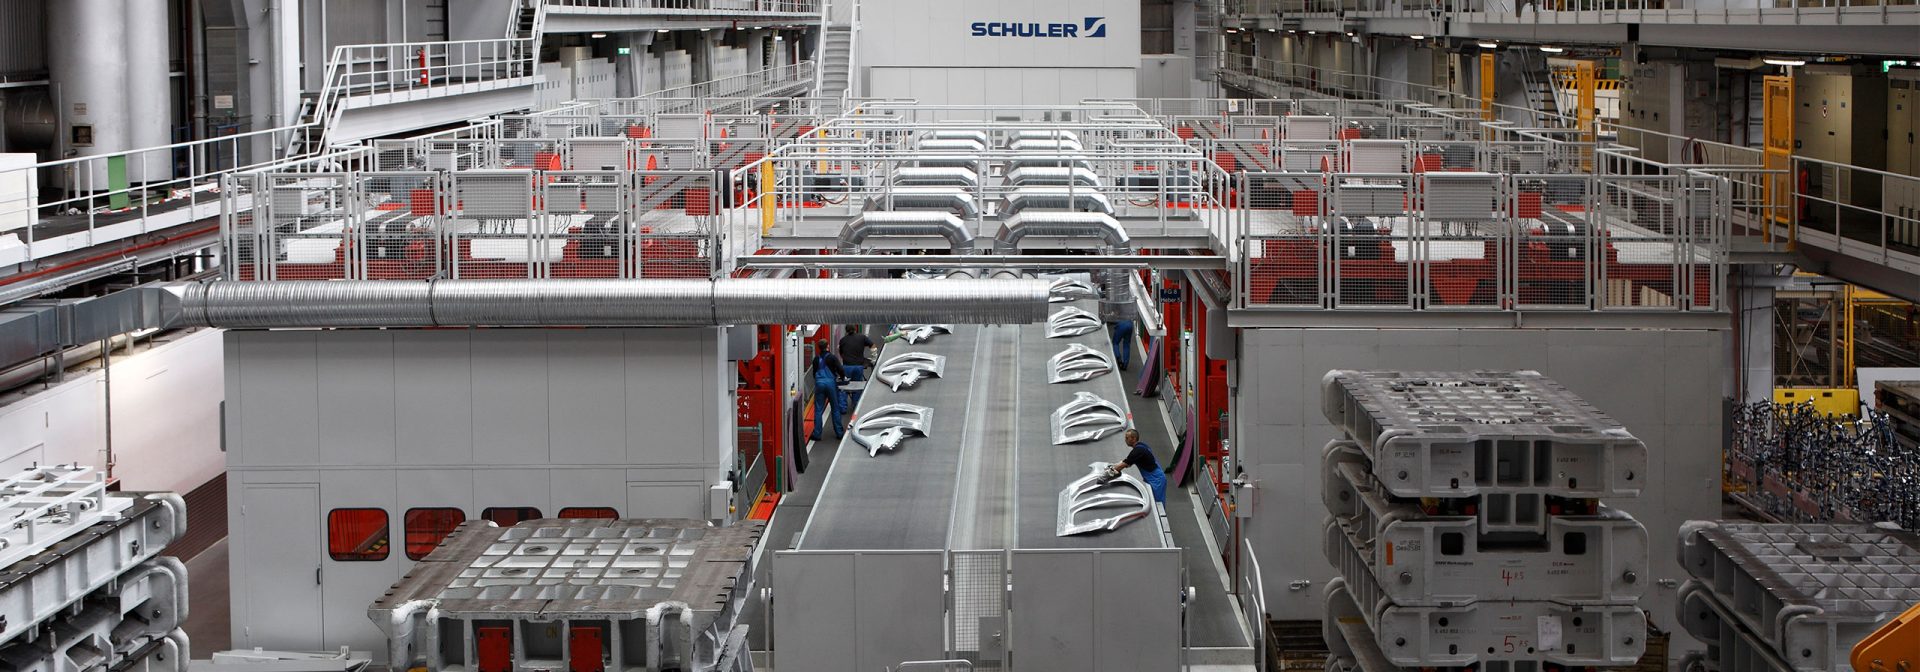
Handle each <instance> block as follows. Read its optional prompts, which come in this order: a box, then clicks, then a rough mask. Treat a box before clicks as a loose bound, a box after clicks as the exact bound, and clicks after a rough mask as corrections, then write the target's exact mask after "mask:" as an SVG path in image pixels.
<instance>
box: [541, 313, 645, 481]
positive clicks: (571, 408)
mask: <svg viewBox="0 0 1920 672" xmlns="http://www.w3.org/2000/svg"><path fill="white" fill-rule="evenodd" d="M625 355H626V339H625V337H624V335H623V334H621V332H617V331H587V332H583V333H581V334H580V335H579V337H578V338H573V339H569V341H568V343H567V344H566V347H563V348H553V349H552V350H551V351H549V352H548V353H547V362H548V366H549V371H550V373H549V375H550V376H552V384H551V385H548V386H547V397H548V401H547V404H548V406H549V407H550V408H552V409H553V419H552V421H551V422H550V426H549V427H548V433H549V435H550V436H551V437H552V445H553V462H554V463H555V464H624V463H625V462H626V456H627V441H626V439H627V432H626V425H625V423H611V422H606V421H605V420H606V419H607V418H615V417H624V416H625V413H626V405H627V381H626V372H625V370H624V369H623V368H621V367H613V366H607V362H617V361H621V360H622V359H623V358H624V357H625Z"/></svg>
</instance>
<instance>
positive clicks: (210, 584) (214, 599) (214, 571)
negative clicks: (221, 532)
mask: <svg viewBox="0 0 1920 672" xmlns="http://www.w3.org/2000/svg"><path fill="white" fill-rule="evenodd" d="M228 591H229V582H228V568H227V540H226V539H221V540H220V541H218V542H215V543H214V544H213V545H212V546H209V547H207V550H204V551H201V552H200V553H199V554H198V555H195V556H193V557H192V558H189V559H187V622H186V625H184V626H183V627H182V628H181V629H183V630H186V631H187V641H188V642H189V643H190V644H191V645H192V647H193V658H194V659H195V660H206V659H207V658H208V657H209V656H211V655H213V652H215V651H226V650H228V649H231V648H233V604H232V602H231V600H230V599H229V597H228V596H229V594H230V593H229V592H228Z"/></svg>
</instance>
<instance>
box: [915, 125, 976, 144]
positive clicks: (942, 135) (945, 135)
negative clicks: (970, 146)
mask: <svg viewBox="0 0 1920 672" xmlns="http://www.w3.org/2000/svg"><path fill="white" fill-rule="evenodd" d="M926 138H927V139H930V140H972V141H974V142H978V143H980V146H982V147H985V146H987V132H986V131H974V130H966V129H958V128H947V129H940V130H934V131H927V135H926Z"/></svg>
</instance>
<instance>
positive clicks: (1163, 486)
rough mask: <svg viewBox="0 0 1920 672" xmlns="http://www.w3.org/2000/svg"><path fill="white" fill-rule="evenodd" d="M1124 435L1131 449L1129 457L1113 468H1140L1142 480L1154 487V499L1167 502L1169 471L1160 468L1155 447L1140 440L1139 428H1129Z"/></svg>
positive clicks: (1116, 463) (1120, 469)
mask: <svg viewBox="0 0 1920 672" xmlns="http://www.w3.org/2000/svg"><path fill="white" fill-rule="evenodd" d="M1122 436H1123V437H1124V438H1125V441H1126V443H1127V445H1128V446H1130V447H1131V449H1130V450H1128V451H1127V459H1124V460H1121V461H1119V462H1115V463H1114V464H1113V470H1114V471H1116V472H1118V471H1125V470H1126V468H1127V467H1129V466H1131V467H1134V468H1136V469H1139V470H1140V480H1142V481H1146V483H1147V487H1150V488H1153V501H1156V502H1160V503H1162V504H1165V503H1166V502H1167V472H1164V471H1161V470H1160V461H1159V460H1156V459H1154V458H1153V449H1152V448H1148V447H1147V442H1145V441H1141V440H1140V432H1139V431H1138V430H1132V429H1129V430H1127V433H1126V434H1124V435H1122Z"/></svg>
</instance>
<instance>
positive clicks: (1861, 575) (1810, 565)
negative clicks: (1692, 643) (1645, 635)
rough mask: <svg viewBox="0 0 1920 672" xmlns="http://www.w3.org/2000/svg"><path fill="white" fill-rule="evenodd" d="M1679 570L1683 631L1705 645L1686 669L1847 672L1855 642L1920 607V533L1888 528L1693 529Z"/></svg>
mask: <svg viewBox="0 0 1920 672" xmlns="http://www.w3.org/2000/svg"><path fill="white" fill-rule="evenodd" d="M1680 563H1681V564H1682V565H1684V566H1685V567H1686V569H1687V573H1688V574H1690V575H1692V576H1693V578H1692V579H1689V580H1688V581H1687V582H1686V583H1685V584H1682V585H1681V587H1680V600H1679V614H1678V616H1679V618H1680V623H1681V625H1682V626H1683V627H1685V628H1686V629H1687V632H1688V633H1689V634H1692V635H1693V636H1694V637H1696V638H1698V639H1699V640H1700V641H1702V642H1705V643H1706V645H1707V650H1706V651H1705V652H1704V653H1703V654H1697V655H1694V656H1690V657H1689V665H1690V666H1689V667H1687V668H1686V669H1700V670H1707V671H1709V672H1787V671H1790V670H1809V671H1810V670H1832V671H1835V672H1850V671H1852V670H1855V669H1856V668H1855V667H1854V665H1853V664H1852V663H1851V662H1850V661H1849V658H1850V655H1851V654H1852V652H1853V648H1854V645H1855V644H1857V643H1859V642H1860V640H1861V639H1862V638H1864V637H1866V636H1867V635H1870V634H1872V633H1873V632H1874V631H1875V630H1877V629H1879V628H1880V627H1881V626H1882V625H1885V624H1886V623H1887V622H1889V621H1891V620H1893V619H1894V618H1895V617H1897V616H1899V615H1900V614H1901V613H1902V612H1904V611H1905V610H1906V609H1907V608H1909V607H1911V606H1912V605H1914V604H1916V603H1920V583H1916V582H1915V579H1914V577H1915V576H1920V535H1915V534H1914V533H1912V532H1908V531H1905V530H1901V529H1899V528H1897V527H1894V526H1892V525H1886V524H1880V525H1865V524H1813V523H1748V522H1731V521H1723V522H1713V521H1695V522H1690V523H1687V524H1686V525H1685V526H1683V527H1681V528H1680ZM1869 664H1870V663H1869ZM1889 669H1891V668H1890V667H1889ZM1859 672H1866V670H1860V671H1859Z"/></svg>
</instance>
